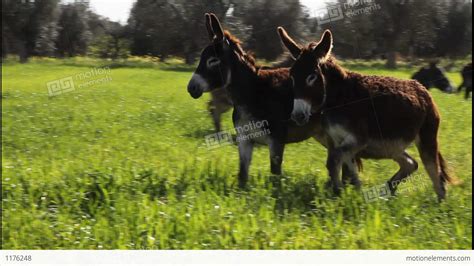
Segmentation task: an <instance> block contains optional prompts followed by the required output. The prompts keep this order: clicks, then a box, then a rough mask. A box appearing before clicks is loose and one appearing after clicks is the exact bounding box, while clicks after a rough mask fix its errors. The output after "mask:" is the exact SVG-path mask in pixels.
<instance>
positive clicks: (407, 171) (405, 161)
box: [388, 152, 418, 196]
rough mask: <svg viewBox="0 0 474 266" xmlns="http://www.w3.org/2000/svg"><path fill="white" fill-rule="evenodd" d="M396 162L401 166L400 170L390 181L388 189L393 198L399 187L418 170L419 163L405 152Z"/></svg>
mask: <svg viewBox="0 0 474 266" xmlns="http://www.w3.org/2000/svg"><path fill="white" fill-rule="evenodd" d="M394 160H395V161H396V162H397V163H398V165H399V166H400V170H399V171H398V172H397V173H396V174H395V175H394V176H393V177H392V178H391V179H390V181H388V187H389V188H390V192H391V193H392V196H394V195H395V193H396V192H397V188H398V186H399V185H400V184H401V183H403V181H404V180H405V179H407V178H408V177H409V176H410V175H411V174H413V173H414V172H415V171H416V170H418V163H417V162H416V161H415V159H413V158H412V157H411V156H410V155H408V153H406V152H404V153H403V154H402V155H400V156H399V157H396V158H394Z"/></svg>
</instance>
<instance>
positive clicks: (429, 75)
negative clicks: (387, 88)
mask: <svg viewBox="0 0 474 266" xmlns="http://www.w3.org/2000/svg"><path fill="white" fill-rule="evenodd" d="M412 79H414V80H417V81H418V82H420V83H421V84H422V85H423V86H425V88H427V89H428V90H430V89H431V88H437V89H439V90H441V91H443V92H446V93H453V92H454V87H453V86H452V85H451V82H450V81H449V79H448V78H447V77H446V74H445V71H444V70H443V69H442V68H441V67H439V66H438V64H437V63H431V64H430V65H429V66H427V67H424V68H422V69H420V71H418V72H416V73H415V74H414V75H413V77H412Z"/></svg>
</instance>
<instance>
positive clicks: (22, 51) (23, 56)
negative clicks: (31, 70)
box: [18, 41, 29, 64]
mask: <svg viewBox="0 0 474 266" xmlns="http://www.w3.org/2000/svg"><path fill="white" fill-rule="evenodd" d="M18 47H19V48H18V55H19V56H20V63H22V64H24V63H27V62H28V58H29V55H28V51H27V49H26V44H25V42H22V41H21V42H19V43H18Z"/></svg>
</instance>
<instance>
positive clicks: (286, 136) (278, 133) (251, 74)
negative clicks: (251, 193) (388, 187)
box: [188, 14, 358, 187]
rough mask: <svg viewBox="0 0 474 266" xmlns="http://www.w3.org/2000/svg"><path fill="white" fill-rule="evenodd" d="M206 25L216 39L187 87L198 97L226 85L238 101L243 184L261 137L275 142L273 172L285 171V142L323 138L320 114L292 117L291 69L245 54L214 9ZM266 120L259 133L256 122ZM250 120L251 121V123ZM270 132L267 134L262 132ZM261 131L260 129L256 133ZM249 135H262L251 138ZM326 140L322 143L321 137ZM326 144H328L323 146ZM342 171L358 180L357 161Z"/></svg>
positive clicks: (271, 143)
mask: <svg viewBox="0 0 474 266" xmlns="http://www.w3.org/2000/svg"><path fill="white" fill-rule="evenodd" d="M206 26H207V29H208V33H209V37H210V40H211V43H210V45H208V46H207V47H206V48H205V49H204V50H203V52H202V54H201V59H200V62H199V65H198V67H197V69H196V71H195V72H194V75H193V77H192V79H191V80H190V82H189V84H188V92H189V93H190V94H191V96H192V97H193V98H195V99H197V98H199V97H201V96H202V94H203V93H204V92H207V91H210V90H212V89H213V88H222V87H224V88H227V90H228V91H229V93H230V95H231V98H232V102H233V104H234V113H233V122H234V126H235V127H236V131H237V133H238V134H237V135H238V136H237V139H238V146H239V158H240V170H239V185H240V186H241V187H245V186H246V183H247V181H248V174H249V166H250V162H251V159H252V152H253V147H254V144H255V143H256V142H258V143H266V144H268V145H269V147H270V162H271V172H272V173H273V174H276V175H280V174H281V173H282V169H281V164H282V161H283V152H284V147H285V144H287V143H294V142H301V141H304V140H306V139H309V138H311V137H315V138H316V139H318V140H320V141H322V140H321V138H319V136H320V134H319V133H320V132H319V128H320V127H319V125H320V124H319V120H318V119H317V117H316V116H315V117H314V119H312V120H311V121H310V122H309V123H308V124H307V125H305V126H297V125H296V124H295V123H294V122H293V121H291V119H290V115H291V112H292V110H293V91H292V89H291V80H290V78H289V77H290V76H289V73H290V71H289V68H279V69H264V68H261V67H259V66H257V65H256V64H255V60H254V58H253V57H251V56H250V55H248V54H247V53H245V52H244V51H243V49H242V47H241V46H240V42H239V40H237V39H236V38H235V37H234V36H232V35H231V34H230V33H229V32H224V30H223V29H222V26H221V24H220V22H219V20H218V18H217V17H216V16H215V15H214V14H206ZM258 124H261V125H264V126H265V128H264V129H263V128H258V130H259V131H260V132H250V131H253V130H254V129H255V127H254V128H253V129H249V130H242V129H245V128H246V127H247V128H251V125H258ZM249 125H250V126H249ZM263 131H264V132H265V134H264V136H262V134H259V133H262V132H263ZM254 133H257V134H254ZM249 135H254V136H256V135H258V136H259V137H256V138H253V137H252V138H248V136H249ZM321 143H323V142H321ZM324 144H325V143H323V145H324ZM345 168H346V171H347V173H345V174H344V173H343V176H345V177H347V178H350V180H349V181H351V183H354V184H356V185H357V182H358V177H357V167H356V163H354V162H353V161H351V162H350V163H348V164H347V165H346V166H345Z"/></svg>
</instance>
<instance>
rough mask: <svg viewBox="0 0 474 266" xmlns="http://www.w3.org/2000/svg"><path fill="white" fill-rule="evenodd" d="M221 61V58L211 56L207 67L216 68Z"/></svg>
mask: <svg viewBox="0 0 474 266" xmlns="http://www.w3.org/2000/svg"><path fill="white" fill-rule="evenodd" d="M220 63H221V60H219V59H218V58H215V57H213V58H210V59H209V60H207V68H214V67H216V66H217V65H219V64H220Z"/></svg>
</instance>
